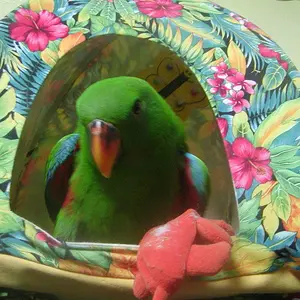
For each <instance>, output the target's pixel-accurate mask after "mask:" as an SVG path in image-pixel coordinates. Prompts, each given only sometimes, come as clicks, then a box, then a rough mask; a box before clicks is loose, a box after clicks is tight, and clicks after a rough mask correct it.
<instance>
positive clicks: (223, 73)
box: [211, 62, 237, 79]
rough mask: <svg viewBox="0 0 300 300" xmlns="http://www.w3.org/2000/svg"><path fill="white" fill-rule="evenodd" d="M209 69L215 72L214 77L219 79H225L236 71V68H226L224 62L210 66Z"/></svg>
mask: <svg viewBox="0 0 300 300" xmlns="http://www.w3.org/2000/svg"><path fill="white" fill-rule="evenodd" d="M211 69H212V70H213V71H215V72H216V77H217V78H221V79H225V78H227V77H228V76H233V75H235V74H236V73H237V70H236V69H228V66H227V64H226V63H224V62H221V63H220V64H218V65H217V66H215V67H211Z"/></svg>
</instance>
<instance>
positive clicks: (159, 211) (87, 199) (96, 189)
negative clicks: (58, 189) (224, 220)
mask: <svg viewBox="0 0 300 300" xmlns="http://www.w3.org/2000/svg"><path fill="white" fill-rule="evenodd" d="M144 171H148V172H146V173H145V172H143V173H139V172H136V173H135V172H132V170H130V169H120V171H119V170H116V172H115V174H113V176H112V177H111V178H109V179H106V178H104V177H102V176H101V175H100V174H99V172H98V171H97V170H95V169H94V168H91V166H90V165H89V164H84V163H83V164H79V166H78V168H77V170H76V171H75V173H74V174H73V177H72V179H71V188H72V190H74V195H75V199H74V203H73V206H74V207H73V209H74V210H75V211H76V212H77V213H79V220H80V221H79V222H80V226H79V228H81V230H79V231H81V235H82V236H84V237H86V238H89V240H93V239H96V240H99V239H100V241H105V242H114V240H116V241H118V242H126V243H129V242H138V241H139V238H141V237H142V236H143V234H144V233H145V232H146V231H147V230H148V229H149V228H151V227H153V226H155V225H157V224H161V223H163V222H165V221H166V220H167V218H168V216H170V210H171V208H172V205H173V203H174V202H175V199H176V197H177V195H178V188H177V187H178V185H179V182H178V180H179V178H178V176H177V174H176V172H171V173H170V174H168V172H166V170H163V168H159V167H158V168H155V167H153V168H149V169H148V170H145V169H144ZM149 172H153V173H155V174H149ZM153 175H154V176H153ZM149 178H150V179H151V180H150V179H149ZM99 237H100V238H99Z"/></svg>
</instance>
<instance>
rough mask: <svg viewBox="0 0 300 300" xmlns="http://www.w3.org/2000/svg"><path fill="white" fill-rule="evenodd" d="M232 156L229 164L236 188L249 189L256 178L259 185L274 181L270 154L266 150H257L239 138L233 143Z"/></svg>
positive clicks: (260, 148) (259, 148)
mask: <svg viewBox="0 0 300 300" xmlns="http://www.w3.org/2000/svg"><path fill="white" fill-rule="evenodd" d="M232 154H233V155H232V156H231V157H230V158H229V164H230V169H231V173H232V176H233V181H234V185H235V187H236V188H244V189H246V190H247V189H249V188H250V187H251V185H252V183H253V179H254V178H255V179H256V180H257V181H258V182H259V183H266V182H268V181H270V180H271V179H272V176H273V171H272V169H271V168H270V167H269V163H270V161H271V160H270V152H269V150H267V149H266V148H263V147H257V148H255V147H254V146H253V145H252V144H251V143H250V142H249V141H248V140H247V139H246V138H243V137H239V138H237V139H235V140H234V142H233V143H232Z"/></svg>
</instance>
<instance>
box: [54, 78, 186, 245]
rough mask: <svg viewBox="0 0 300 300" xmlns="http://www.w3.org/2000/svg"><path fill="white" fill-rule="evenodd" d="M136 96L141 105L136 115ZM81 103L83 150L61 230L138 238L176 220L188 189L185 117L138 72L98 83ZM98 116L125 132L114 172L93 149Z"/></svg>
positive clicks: (84, 236) (81, 236) (110, 238)
mask: <svg viewBox="0 0 300 300" xmlns="http://www.w3.org/2000/svg"><path fill="white" fill-rule="evenodd" d="M137 100H139V101H140V103H141V108H142V109H141V112H140V113H139V114H134V113H133V107H134V105H135V103H136V101H137ZM76 110H77V116H78V122H77V130H76V133H77V134H79V136H80V138H79V145H80V150H79V152H78V154H77V155H76V163H75V165H76V167H75V171H74V173H73V175H72V177H71V180H70V190H71V192H72V195H73V198H72V201H71V202H70V204H69V205H68V206H67V207H64V208H62V209H61V211H60V213H59V215H58V217H57V222H56V227H55V235H56V236H58V237H60V238H63V239H66V240H77V241H98V242H119V243H137V242H139V240H140V239H141V238H142V236H143V235H144V233H145V232H146V231H147V230H148V229H150V228H151V227H153V226H155V225H158V224H161V223H164V222H165V221H167V220H169V219H170V216H171V210H172V207H173V206H174V203H175V202H176V199H177V198H178V195H179V193H180V192H181V188H180V178H181V177H180V172H183V171H184V167H183V166H184V161H185V157H184V152H183V151H185V149H186V145H185V134H184V127H183V123H182V122H181V120H180V119H179V118H178V117H177V116H176V115H175V113H174V112H173V111H172V110H171V108H170V107H169V105H168V104H167V103H166V102H165V101H164V99H162V97H161V96H160V95H159V94H158V93H157V92H156V91H155V90H154V89H153V88H152V87H151V86H150V85H149V84H148V83H147V82H145V81H144V80H141V79H137V78H134V77H117V78H111V79H106V80H103V81H100V82H97V83H95V84H93V85H91V86H90V87H89V88H88V89H87V90H86V91H85V92H84V93H83V94H82V95H81V96H80V98H79V99H78V101H77V104H76ZM95 119H98V120H102V121H105V122H107V123H110V124H113V125H114V126H115V127H116V128H117V129H118V131H119V133H120V138H121V154H120V156H119V157H118V160H117V162H116V164H115V165H114V167H113V170H112V175H111V177H110V178H109V179H107V178H105V177H103V176H102V175H101V174H100V172H99V170H98V169H97V167H96V165H95V162H94V160H93V157H92V155H91V149H90V136H89V134H88V125H89V124H90V122H92V121H93V120H95ZM69 200H70V199H69ZM69 200H68V201H69Z"/></svg>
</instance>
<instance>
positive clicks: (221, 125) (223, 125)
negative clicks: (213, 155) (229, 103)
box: [217, 118, 232, 157]
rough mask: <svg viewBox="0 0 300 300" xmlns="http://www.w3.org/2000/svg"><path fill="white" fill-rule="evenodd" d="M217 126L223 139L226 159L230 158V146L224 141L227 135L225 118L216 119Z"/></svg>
mask: <svg viewBox="0 0 300 300" xmlns="http://www.w3.org/2000/svg"><path fill="white" fill-rule="evenodd" d="M217 124H218V126H219V129H220V132H221V135H222V138H223V143H224V147H225V151H226V153H227V156H228V157H231V154H232V147H231V144H230V143H229V142H228V141H226V140H225V138H226V136H227V133H228V122H227V120H226V119H225V118H217Z"/></svg>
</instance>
